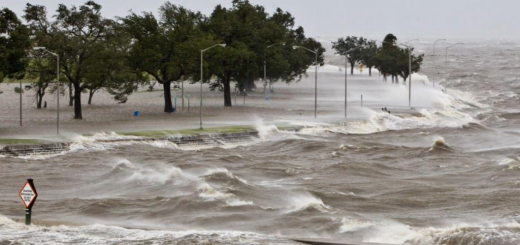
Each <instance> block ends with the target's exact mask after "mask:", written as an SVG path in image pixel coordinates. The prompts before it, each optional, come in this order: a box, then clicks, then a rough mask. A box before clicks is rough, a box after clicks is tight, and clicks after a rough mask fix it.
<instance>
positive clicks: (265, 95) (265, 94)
mask: <svg viewBox="0 0 520 245" xmlns="http://www.w3.org/2000/svg"><path fill="white" fill-rule="evenodd" d="M277 44H281V45H285V43H275V44H271V45H269V46H267V49H270V48H271V47H273V46H274V45H277ZM266 59H267V58H265V59H264V98H265V99H267V62H266ZM269 87H271V86H269Z"/></svg>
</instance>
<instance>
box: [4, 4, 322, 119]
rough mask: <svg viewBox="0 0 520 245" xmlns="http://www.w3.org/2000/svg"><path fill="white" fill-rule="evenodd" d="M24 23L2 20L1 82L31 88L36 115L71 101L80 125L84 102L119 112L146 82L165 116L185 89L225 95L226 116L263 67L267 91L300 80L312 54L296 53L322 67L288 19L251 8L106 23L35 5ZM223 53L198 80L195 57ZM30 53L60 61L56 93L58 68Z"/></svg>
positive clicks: (86, 11) (95, 11) (87, 12)
mask: <svg viewBox="0 0 520 245" xmlns="http://www.w3.org/2000/svg"><path fill="white" fill-rule="evenodd" d="M24 13H25V14H24V15H23V17H22V18H23V19H24V20H25V23H22V21H21V20H20V19H19V18H18V17H17V16H16V14H14V13H13V12H12V11H11V10H9V9H7V8H4V9H2V10H1V11H0V82H2V81H3V80H4V78H9V79H24V78H30V79H32V80H34V81H35V82H34V83H33V84H32V86H31V88H32V89H33V90H34V91H35V93H36V98H37V107H38V108H41V102H42V100H43V97H44V95H45V93H46V92H50V93H68V95H69V98H70V100H69V105H70V106H74V118H75V119H82V118H83V115H82V101H81V94H82V93H88V94H89V97H88V98H89V99H88V103H89V104H90V103H92V99H93V97H94V95H95V93H96V92H97V91H99V90H100V89H105V90H107V91H108V92H109V93H110V94H112V95H113V97H114V99H115V100H117V101H119V102H121V103H124V102H126V101H127V99H128V95H130V94H131V93H133V92H135V91H136V90H137V89H138V87H139V86H141V85H146V84H149V83H153V82H157V83H159V84H162V85H163V88H164V111H165V112H168V113H170V112H172V109H173V105H172V98H171V91H170V89H171V85H172V83H173V84H176V83H180V82H181V81H183V80H186V81H189V82H191V83H197V82H200V81H202V82H204V83H208V84H210V87H211V88H212V89H214V90H215V89H216V90H221V91H223V92H224V106H231V105H232V104H231V87H232V85H233V84H234V85H235V87H237V88H239V89H240V90H242V89H247V90H251V89H253V87H254V81H255V80H258V79H260V78H263V65H264V62H265V63H266V64H267V65H268V66H269V72H268V73H267V79H268V80H269V81H270V82H276V81H279V80H280V81H284V82H287V83H290V82H293V81H297V80H299V79H301V78H302V77H303V76H305V75H306V71H307V68H308V67H309V66H311V65H314V62H315V61H314V54H312V53H309V52H305V51H304V50H293V49H292V46H295V45H297V46H304V47H306V48H308V49H311V50H316V51H317V52H318V54H319V55H318V63H319V64H318V65H323V64H324V58H323V53H324V52H325V49H324V48H323V47H322V45H321V44H320V43H319V42H318V41H316V40H315V39H313V38H309V37H306V36H305V32H304V29H303V28H302V27H296V26H295V19H294V17H293V16H292V15H291V14H290V13H289V12H286V11H283V10H282V9H277V10H276V11H275V12H274V13H272V14H269V13H267V12H266V11H265V9H264V7H262V6H259V5H253V4H251V3H250V2H249V1H248V0H233V1H232V6H231V7H230V8H225V7H223V6H221V5H217V6H216V7H215V9H214V11H213V13H212V14H211V15H209V16H205V15H203V14H201V13H200V12H194V11H191V10H188V9H186V8H184V7H182V6H179V5H175V4H172V3H169V2H166V3H165V4H164V5H162V6H161V7H160V8H159V16H157V17H156V16H154V15H153V14H152V13H149V12H143V13H140V14H137V13H131V14H130V15H128V16H125V17H118V18H115V19H109V18H105V17H103V16H102V14H101V5H99V4H97V3H96V2H94V1H88V2H86V3H85V4H83V5H81V6H66V5H65V4H60V5H59V6H58V7H57V9H56V11H55V14H54V15H53V16H52V17H51V18H49V17H48V12H47V9H46V7H45V6H42V5H33V4H30V3H28V4H27V5H26V8H25V10H24ZM221 43H224V44H226V45H227V46H226V47H225V48H216V49H212V50H211V51H208V52H206V53H205V57H204V64H203V69H204V77H203V78H201V77H200V51H201V50H202V49H205V48H208V47H210V46H212V45H215V44H221ZM278 44H279V45H278ZM271 45H273V46H272V47H271V48H268V47H269V46H271ZM34 47H45V49H46V50H47V51H50V52H53V53H56V54H57V55H58V56H59V67H60V77H59V79H60V81H61V83H62V87H59V88H58V87H57V86H55V84H54V83H55V81H56V80H57V79H56V78H57V75H58V74H57V73H56V67H57V65H58V64H57V63H56V62H57V59H56V58H55V57H54V56H50V55H49V53H48V52H47V51H45V50H34V49H33V48H34ZM49 89H50V91H47V90H49Z"/></svg>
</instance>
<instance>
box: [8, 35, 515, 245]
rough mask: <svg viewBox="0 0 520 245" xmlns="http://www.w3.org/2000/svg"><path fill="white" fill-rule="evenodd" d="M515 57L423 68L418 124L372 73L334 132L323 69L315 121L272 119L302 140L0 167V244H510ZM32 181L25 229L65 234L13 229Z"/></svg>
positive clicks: (360, 82) (334, 102)
mask: <svg viewBox="0 0 520 245" xmlns="http://www.w3.org/2000/svg"><path fill="white" fill-rule="evenodd" d="M421 45H422V46H421ZM419 46H420V47H419V48H418V50H421V49H422V50H425V52H429V50H428V48H429V46H426V44H419ZM519 47H520V45H519V44H517V43H484V42H480V43H469V44H467V45H466V47H465V48H464V49H461V50H460V51H457V55H455V56H452V57H450V59H449V66H448V70H445V69H434V68H433V67H431V66H429V65H428V64H431V60H428V58H427V60H426V61H425V68H424V70H423V71H422V72H421V74H419V75H416V76H414V77H413V80H414V83H413V87H412V89H413V91H412V92H413V97H412V98H413V99H412V106H413V107H414V109H413V110H410V109H408V100H407V98H408V87H405V86H403V85H402V84H400V85H395V84H392V83H391V82H387V83H384V82H383V81H382V79H380V78H379V77H378V74H377V72H374V73H373V77H372V78H369V77H366V76H360V75H355V76H349V85H348V86H349V87H348V89H349V93H348V96H349V110H348V113H349V120H348V121H345V120H343V103H342V102H343V99H344V94H343V93H344V87H343V86H344V83H343V82H344V73H343V72H344V71H340V70H339V68H338V67H337V66H334V65H340V64H341V63H339V64H338V63H337V62H335V61H334V59H333V58H332V59H331V60H332V62H331V64H329V65H328V66H326V67H324V68H321V70H320V74H319V79H320V80H319V81H320V89H319V93H320V94H319V96H320V107H319V108H320V110H322V111H323V112H322V114H320V115H319V118H318V119H317V120H315V119H312V118H308V117H301V118H284V117H283V116H281V119H283V120H281V122H283V123H290V124H292V125H300V126H304V128H303V129H301V130H300V131H298V132H288V131H283V130H280V129H278V128H277V127H276V126H275V125H274V124H273V123H272V122H266V121H262V119H261V118H257V119H255V120H256V121H257V130H258V131H259V133H260V137H259V139H256V140H254V141H251V142H239V143H233V144H226V143H222V144H215V145H208V146H178V145H175V144H174V143H171V142H169V141H157V142H153V143H146V142H137V141H135V142H132V141H128V142H119V143H100V142H97V141H96V139H111V138H121V137H129V136H121V135H117V134H115V133H110V132H108V133H99V134H96V135H93V136H89V137H77V138H75V139H74V140H75V143H74V145H73V146H72V149H71V150H70V151H68V152H63V153H60V154H55V155H46V156H27V157H18V158H14V157H3V158H0V162H1V164H0V186H2V188H0V196H1V197H2V198H1V199H2V201H1V202H0V214H1V216H0V243H1V242H6V244H11V242H12V241H24V242H27V243H33V244H63V243H91V244H93V243H99V244H162V243H173V244H296V243H294V242H291V241H290V240H288V239H287V237H324V238H338V239H339V238H345V239H349V240H359V241H365V242H382V243H397V244H413V245H430V244H439V245H441V244H442V245H451V244H467V245H477V244H479V245H491V244H505V245H508V244H518V240H520V224H519V223H518V208H517V207H518V203H520V191H519V185H520V178H519V175H518V174H519V173H520V172H519V171H520V138H519V137H518V135H519V134H520V128H519V127H518V125H520V124H519V120H520V109H518V103H519V102H520V101H519V97H518V85H519V83H518V78H517V77H518V75H519V73H520V71H519V70H518V69H516V68H517V67H518V66H520V61H519V60H518V59H517V58H516V57H515V56H514V55H513V53H515V52H518V51H520V48H519ZM430 59H431V57H430ZM437 64H438V65H439V68H441V64H442V63H441V62H440V60H439V61H438V62H437ZM364 73H366V71H364ZM432 74H435V75H436V77H437V85H436V87H435V88H434V87H433V84H432V81H430V78H431V77H432ZM439 82H440V83H441V84H440V85H439ZM276 86H277V87H282V85H276ZM290 86H291V89H293V90H294V91H295V92H294V93H298V96H294V95H291V96H293V98H292V100H294V101H295V102H293V103H296V104H301V106H310V105H312V101H313V96H312V95H313V94H312V93H313V90H312V88H313V86H314V79H313V76H312V74H311V73H310V72H309V77H308V78H306V79H304V80H303V81H301V82H300V83H298V84H292V85H290ZM441 86H442V87H441ZM445 87H447V88H448V93H444V92H443V91H441V88H445ZM280 89H282V88H280ZM361 94H363V95H364V99H365V101H364V106H363V107H361V106H360V101H359V100H360V96H361ZM308 95H309V96H308ZM280 96H282V95H280ZM273 103H284V102H283V101H282V102H276V101H273ZM287 103H289V102H287ZM382 107H387V108H389V109H390V110H391V111H392V112H391V113H387V112H384V111H381V108H382ZM27 177H32V178H34V179H35V184H36V186H37V188H38V193H39V195H40V197H39V198H38V201H37V203H36V206H35V208H34V216H33V219H35V220H46V221H48V222H49V223H52V222H54V223H55V224H63V225H60V226H51V227H45V226H39V225H34V226H31V227H26V226H24V225H22V224H20V223H17V222H15V221H13V218H22V215H23V209H22V208H21V204H20V200H19V199H18V197H17V191H18V190H19V188H20V186H21V183H23V181H24V180H25V179H26V178H27ZM129 228H132V229H129ZM13 244H16V243H13Z"/></svg>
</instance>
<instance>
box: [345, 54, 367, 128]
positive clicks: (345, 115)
mask: <svg viewBox="0 0 520 245" xmlns="http://www.w3.org/2000/svg"><path fill="white" fill-rule="evenodd" d="M365 47H366V45H363V46H360V47H357V48H353V49H350V50H348V51H347V52H345V118H347V73H348V72H347V70H348V68H347V54H348V53H350V52H352V51H354V50H356V49H360V48H365Z"/></svg>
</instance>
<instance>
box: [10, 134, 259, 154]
mask: <svg viewBox="0 0 520 245" xmlns="http://www.w3.org/2000/svg"><path fill="white" fill-rule="evenodd" d="M254 138H258V131H248V132H240V133H222V134H220V133H215V134H201V135H195V136H187V135H185V136H178V137H146V138H132V139H130V138H123V139H109V140H97V141H95V142H99V143H117V142H153V141H165V140H166V141H170V142H172V143H175V144H177V145H178V146H180V147H182V146H197V145H209V146H219V145H223V144H226V143H240V142H247V141H252V140H254ZM72 144H74V142H66V143H53V144H36V145H9V146H4V147H3V148H0V155H3V156H15V157H16V156H29V155H38V154H42V155H43V154H57V153H60V152H64V151H68V150H70V149H71V145H72Z"/></svg>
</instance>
